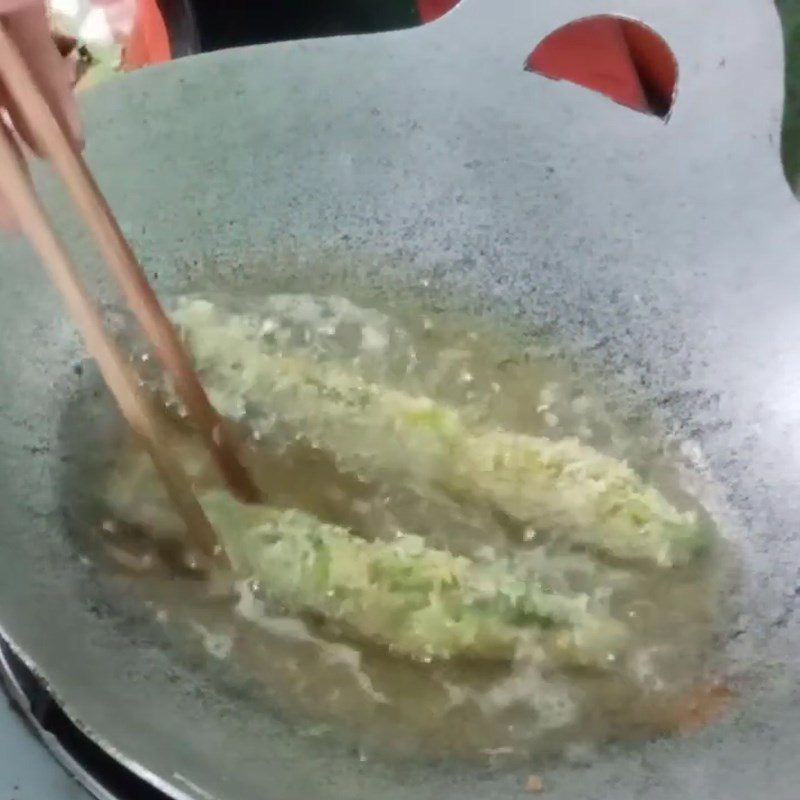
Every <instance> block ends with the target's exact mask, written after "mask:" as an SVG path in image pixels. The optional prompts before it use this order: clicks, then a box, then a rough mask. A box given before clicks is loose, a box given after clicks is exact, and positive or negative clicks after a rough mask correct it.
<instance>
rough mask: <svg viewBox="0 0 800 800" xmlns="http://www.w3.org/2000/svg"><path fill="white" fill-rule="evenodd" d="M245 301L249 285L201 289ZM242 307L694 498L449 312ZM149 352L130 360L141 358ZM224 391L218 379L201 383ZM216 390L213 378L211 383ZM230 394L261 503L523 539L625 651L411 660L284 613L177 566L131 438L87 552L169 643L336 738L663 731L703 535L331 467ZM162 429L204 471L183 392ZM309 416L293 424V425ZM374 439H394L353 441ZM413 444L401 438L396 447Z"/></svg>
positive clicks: (675, 690)
mask: <svg viewBox="0 0 800 800" xmlns="http://www.w3.org/2000/svg"><path fill="white" fill-rule="evenodd" d="M215 302H216V303H217V305H218V306H220V307H225V308H229V309H235V310H237V311H242V310H247V308H246V307H247V303H248V301H246V300H243V299H242V298H236V297H223V298H216V299H215ZM249 312H251V313H253V314H258V315H259V319H260V320H261V329H260V335H261V336H263V339H264V342H265V343H267V345H268V346H269V347H270V348H272V350H273V351H274V352H279V353H288V354H290V355H291V356H292V357H294V356H297V355H298V354H300V355H301V356H302V357H304V358H308V359H309V360H311V361H313V362H314V363H326V362H329V361H335V362H336V363H337V364H346V365H347V368H348V369H349V370H352V371H354V372H356V373H358V374H359V375H360V376H362V377H364V378H365V379H366V380H368V381H373V382H376V383H380V384H385V385H390V386H392V387H395V388H399V389H402V390H404V391H406V392H408V393H409V394H413V395H415V396H426V397H432V398H435V399H436V400H437V401H439V402H442V403H448V404H450V405H451V406H455V407H457V408H459V409H460V410H461V411H462V413H463V415H464V418H465V419H466V420H468V422H469V424H470V425H474V426H491V427H502V428H504V429H506V430H512V431H517V432H520V433H529V434H536V435H542V436H547V437H550V438H553V439H558V438H561V437H564V436H568V435H572V436H577V437H578V438H579V439H581V441H582V442H584V443H586V444H590V445H592V446H594V447H596V448H598V449H599V450H601V451H603V452H605V453H607V454H609V455H613V456H615V457H619V458H624V459H627V460H629V461H630V463H631V464H632V465H634V466H635V468H636V469H637V471H638V472H639V474H640V475H642V476H643V477H644V478H645V479H646V480H647V481H649V482H651V483H653V484H655V485H657V486H658V487H659V488H660V489H661V490H662V492H664V494H665V495H667V496H668V498H669V499H670V500H671V501H672V502H673V503H674V504H675V506H677V507H678V508H680V509H692V510H694V511H696V512H697V513H698V514H699V516H700V519H701V520H702V524H703V525H704V526H706V527H708V525H709V522H708V519H707V516H706V515H705V514H704V513H703V511H702V509H701V508H700V507H699V506H698V504H697V503H696V502H695V501H694V500H693V499H692V498H691V497H690V496H689V494H687V493H686V492H684V491H682V490H681V489H680V481H679V480H678V477H677V476H678V472H677V470H676V469H675V468H673V467H672V466H670V464H669V462H668V460H667V459H665V458H664V457H663V455H660V454H658V453H657V452H656V450H655V448H653V446H652V440H651V439H650V438H649V437H647V436H645V435H643V433H642V431H641V430H638V429H632V428H631V427H630V426H625V425H620V424H617V423H616V422H615V421H614V420H613V419H612V418H611V417H609V416H608V414H606V413H605V412H604V411H603V409H602V405H601V404H600V403H599V402H597V401H596V400H595V398H593V397H592V396H591V395H590V394H587V393H586V392H585V391H582V390H581V389H580V388H578V387H576V385H575V382H574V380H573V379H572V378H571V377H570V376H569V375H567V374H565V373H564V372H563V370H560V369H559V368H558V367H557V366H555V365H554V364H553V363H551V361H550V360H549V359H547V358H545V357H544V356H542V357H539V356H537V355H536V354H535V353H533V352H531V351H527V352H525V353H513V352H512V353H509V352H508V349H507V344H505V343H504V341H503V340H502V337H500V336H495V335H490V334H488V333H486V332H484V331H480V332H477V329H475V328H474V327H473V328H472V329H470V328H469V327H466V326H464V325H463V324H461V323H459V322H455V321H453V320H445V319H441V318H439V317H436V318H431V317H425V316H421V315H418V314H417V315H415V314H407V313H402V312H399V313H397V314H396V316H394V317H389V316H386V315H384V314H382V313H379V312H377V311H373V310H366V309H361V308H359V307H356V306H354V305H353V304H351V303H349V302H348V301H345V300H341V299H337V298H327V299H318V298H313V297H308V296H274V297H272V298H269V299H267V300H264V301H261V302H260V304H259V306H258V307H251V308H250V309H249ZM143 369H144V371H145V372H146V371H147V364H144V366H143ZM217 388H218V389H221V390H224V389H225V387H217ZM212 396H213V392H212ZM253 413H254V412H253V410H252V409H251V408H248V407H247V403H246V402H243V403H242V406H241V419H240V420H239V421H238V424H239V430H240V433H241V436H242V441H243V443H244V448H243V453H244V455H245V457H246V460H247V462H248V464H249V466H250V467H251V469H252V470H253V473H254V475H255V476H256V478H257V480H258V482H259V483H260V484H261V486H262V487H263V489H264V491H265V492H266V493H267V494H268V497H269V502H270V503H271V504H272V505H274V506H278V507H281V508H299V509H303V510H304V511H307V512H309V513H311V514H313V515H315V516H316V517H318V518H319V519H321V520H324V521H326V522H330V523H333V524H336V525H341V526H346V527H348V528H350V529H351V530H353V531H354V532H355V533H356V534H357V535H359V536H363V537H365V538H367V539H379V540H380V539H382V540H387V541H391V540H392V539H393V538H394V537H396V536H397V533H398V531H401V530H402V531H413V532H415V533H418V534H421V535H422V536H424V537H425V540H426V543H427V544H428V545H429V546H432V547H437V548H441V549H447V550H450V551H452V552H455V553H459V554H462V555H466V556H468V557H470V558H472V559H474V560H476V561H479V562H480V561H491V560H492V559H496V558H502V557H504V556H507V555H510V554H514V553H515V552H520V551H525V552H526V553H528V554H529V555H530V557H531V558H534V559H536V561H535V563H536V564H537V565H538V566H537V569H539V570H540V572H541V574H542V576H543V582H544V583H545V584H546V586H547V587H548V589H549V590H552V591H553V592H556V593H558V592H560V591H562V590H569V591H571V592H576V591H578V592H580V591H584V590H589V592H590V593H591V594H592V595H593V596H596V597H601V598H605V599H604V600H603V602H604V605H605V607H606V608H607V610H608V611H609V613H610V614H611V616H613V618H614V619H616V620H618V621H619V622H621V623H622V624H623V625H624V626H625V627H626V629H627V632H628V637H629V640H628V644H627V646H626V648H625V651H624V653H621V654H619V655H617V654H609V657H608V663H606V664H603V665H602V668H597V667H595V666H582V665H578V664H563V663H556V662H553V661H550V660H548V659H547V657H546V654H545V655H544V656H543V655H542V654H541V653H533V652H527V653H526V652H520V653H519V654H518V657H517V658H516V659H512V660H510V661H509V660H499V661H494V662H493V661H487V660H480V659H478V660H476V659H469V658H452V659H448V660H442V659H437V658H431V659H422V660H416V661H415V660H411V659H408V658H404V657H400V656H397V655H392V654H390V653H388V652H387V651H386V649H385V648H384V647H382V646H380V645H378V644H375V643H374V642H370V641H363V640H359V638H358V637H354V636H351V635H349V634H348V633H347V632H344V633H343V632H342V631H341V630H340V629H337V628H336V627H335V626H334V625H332V624H330V622H329V621H326V620H325V619H323V618H320V617H319V616H315V615H305V616H303V615H300V616H298V615H293V614H288V613H286V611H285V610H284V609H282V608H281V607H280V605H279V604H275V603H273V602H270V601H269V598H268V596H266V595H265V593H264V587H261V586H259V585H258V583H257V581H252V580H249V581H248V580H243V579H237V578H235V577H234V576H232V575H231V574H228V573H225V572H219V571H218V572H217V573H215V574H214V575H213V576H212V577H211V579H210V580H208V581H203V580H198V579H197V577H196V576H192V575H191V574H190V573H189V572H188V571H187V570H186V568H185V566H184V558H185V553H184V552H183V550H182V546H181V542H180V525H179V524H178V523H177V522H176V521H175V519H174V516H173V514H172V512H171V510H170V508H169V506H168V505H167V504H166V503H165V502H164V500H163V497H162V496H161V494H160V492H159V491H158V490H157V488H156V484H154V482H153V480H152V475H151V472H150V468H149V464H148V462H147V460H146V458H145V457H144V456H143V455H142V454H141V452H139V451H138V450H137V448H136V447H135V445H134V444H133V443H127V444H125V445H124V447H123V448H122V451H121V452H120V453H118V454H117V456H116V457H115V464H114V467H113V469H112V475H111V480H110V486H111V488H110V490H109V494H110V497H111V507H112V508H113V509H114V515H115V516H114V517H113V518H109V519H108V520H107V521H106V523H105V524H104V525H103V530H102V533H101V535H100V536H99V537H98V541H100V542H101V544H102V547H101V549H100V550H99V551H98V552H95V554H94V555H95V556H96V557H97V558H98V559H99V560H100V562H101V564H102V565H103V566H104V568H106V569H111V570H113V572H114V576H115V581H117V582H118V583H119V584H121V585H122V586H123V587H124V588H125V590H126V591H129V592H131V593H133V594H135V595H136V596H138V597H143V598H144V600H145V602H146V604H147V607H148V608H149V609H150V610H151V611H152V613H153V615H154V616H155V618H156V619H157V620H158V621H159V622H161V623H162V624H164V625H165V627H166V628H167V629H168V630H169V631H170V633H171V635H172V636H173V637H174V640H175V642H176V646H177V647H178V648H179V649H180V650H183V651H187V652H191V651H194V652H197V650H198V649H199V648H201V647H202V648H203V649H204V651H205V652H206V653H207V657H208V658H210V659H213V660H214V661H218V662H220V664H221V666H222V667H223V668H224V669H225V670H227V671H229V672H230V674H231V675H234V674H235V675H237V676H246V677H247V678H248V679H249V684H250V685H256V686H257V687H258V688H257V690H256V693H257V694H259V695H261V696H262V697H263V698H264V701H265V713H267V709H268V708H269V707H270V706H271V707H273V708H274V707H275V706H276V705H277V706H278V707H279V708H280V709H281V710H282V712H283V713H284V715H285V716H287V717H288V718H289V719H290V720H292V721H293V724H295V725H296V726H297V728H298V731H299V732H300V733H302V734H306V735H327V733H328V732H329V731H331V732H332V734H333V735H336V736H341V735H343V733H345V732H346V734H347V735H348V736H352V737H353V742H354V744H355V746H356V747H359V748H361V750H362V752H364V753H372V752H378V753H383V754H392V753H400V754H403V755H414V754H424V755H426V756H431V755H433V756H438V755H457V756H466V757H479V758H485V757H487V756H488V757H497V756H505V755H507V756H509V757H514V756H526V755H529V754H531V753H536V754H538V753H551V752H557V751H561V750H563V749H564V748H567V749H568V750H578V751H581V750H582V749H583V748H586V747H591V746H592V745H593V744H595V743H597V742H600V741H606V740H609V739H629V738H638V737H641V736H650V735H653V734H665V733H670V732H673V731H675V730H676V729H678V728H680V727H681V726H682V725H683V723H684V722H685V720H684V718H683V716H682V711H681V709H682V708H683V707H684V705H685V703H686V701H687V698H688V697H690V696H691V695H692V692H693V691H695V690H696V688H697V687H698V686H702V685H704V684H705V682H706V681H707V680H708V679H709V671H710V666H709V665H710V658H711V653H712V650H713V649H714V637H715V627H716V617H717V614H716V611H717V608H716V606H717V595H718V590H719V569H718V566H717V559H716V558H715V555H716V554H717V552H718V548H717V547H716V546H712V547H711V548H710V549H709V550H708V551H707V552H705V553H704V554H702V555H700V556H698V557H697V558H694V559H692V560H691V561H690V563H688V564H686V565H683V566H674V567H665V566H657V565H656V564H653V563H648V562H647V561H646V560H625V559H620V558H615V557H614V556H612V555H609V554H602V553H598V552H597V551H595V550H593V549H591V548H587V547H585V546H583V545H580V544H578V545H576V544H574V543H572V544H571V543H570V542H569V541H568V540H565V539H563V538H562V537H559V536H556V535H554V533H553V532H552V531H550V530H548V529H547V527H546V526H545V527H543V528H542V529H539V528H536V527H535V526H531V525H527V524H521V523H520V522H519V521H517V520H515V519H514V518H512V517H511V516H509V515H508V514H506V513H504V512H503V510H502V509H498V508H496V507H492V506H491V504H489V503H486V502H483V501H481V500H480V499H476V498H474V497H467V496H459V494H458V493H457V492H452V491H448V489H447V487H442V486H441V485H437V484H436V482H435V481H431V482H428V481H426V480H413V481H411V480H410V481H404V480H403V479H402V477H399V476H398V475H397V473H396V471H381V470H379V469H375V470H371V469H369V468H362V467H363V463H368V461H369V459H367V461H366V462H361V463H362V466H360V467H354V468H353V469H348V468H346V464H345V467H344V468H343V466H342V464H343V462H341V461H337V460H336V454H334V453H331V452H328V451H327V450H326V449H325V447H324V446H319V442H316V443H315V442H312V441H309V438H308V437H307V436H306V435H304V431H303V430H302V429H299V428H297V427H296V426H295V425H292V424H288V423H287V421H286V420H285V419H282V418H281V417H280V415H278V414H276V415H275V416H274V418H272V419H269V420H267V422H266V423H265V422H264V419H263V415H262V418H261V419H260V424H259V426H253V425H251V424H250V422H251V415H252V414H253ZM164 416H165V419H166V420H167V421H168V425H169V429H170V436H171V438H172V442H171V444H172V446H173V447H174V449H175V451H176V452H177V453H179V454H180V456H181V459H182V461H183V462H184V464H186V465H187V467H188V468H189V469H190V471H191V472H192V473H193V474H194V475H195V477H196V482H197V485H198V487H199V489H204V488H208V487H210V486H214V485H217V483H218V481H217V479H216V477H215V475H214V472H213V470H212V469H211V468H210V467H209V465H208V463H207V459H206V457H205V455H204V452H203V449H202V446H201V445H200V443H199V441H198V439H197V437H196V436H195V435H194V433H193V432H192V431H191V429H190V428H189V426H188V425H187V424H186V423H185V421H184V420H183V418H182V416H181V413H180V410H179V409H178V408H177V407H176V406H175V405H172V404H169V403H167V404H166V406H165V409H164ZM305 433H307V432H305ZM360 444H361V445H362V447H360V448H358V449H360V450H361V451H363V452H364V453H367V454H369V453H373V452H375V451H376V450H377V449H379V448H381V447H393V446H397V444H396V443H391V442H380V441H364V442H362V443H360ZM416 455H417V454H415V453H414V452H408V453H407V458H408V460H409V461H410V462H413V460H414V459H415V457H416Z"/></svg>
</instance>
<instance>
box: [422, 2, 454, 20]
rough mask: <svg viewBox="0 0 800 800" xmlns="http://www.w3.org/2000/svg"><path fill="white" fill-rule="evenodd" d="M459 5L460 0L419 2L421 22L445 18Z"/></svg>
mask: <svg viewBox="0 0 800 800" xmlns="http://www.w3.org/2000/svg"><path fill="white" fill-rule="evenodd" d="M457 5H458V0H417V10H418V12H419V18H420V21H421V22H423V23H425V22H433V20H435V19H439V17H443V16H444V15H445V14H446V13H447V12H448V11H449V10H450V9H451V8H453V7H454V6H457Z"/></svg>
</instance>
